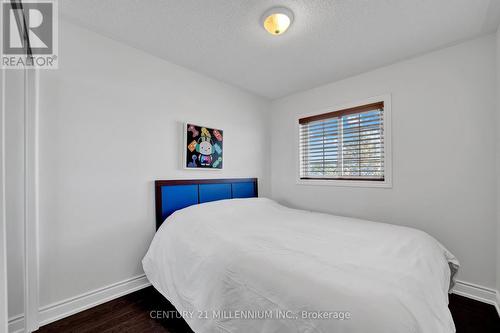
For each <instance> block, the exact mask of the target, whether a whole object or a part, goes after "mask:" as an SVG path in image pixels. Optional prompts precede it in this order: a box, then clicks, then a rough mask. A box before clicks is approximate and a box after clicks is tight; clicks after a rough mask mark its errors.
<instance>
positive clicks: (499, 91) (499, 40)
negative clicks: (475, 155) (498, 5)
mask: <svg viewBox="0 0 500 333" xmlns="http://www.w3.org/2000/svg"><path fill="white" fill-rule="evenodd" d="M496 45H497V48H496V71H497V82H496V96H497V100H496V101H497V114H496V115H497V129H496V134H497V164H496V168H497V304H498V306H499V307H500V27H499V28H498V30H497V33H496Z"/></svg>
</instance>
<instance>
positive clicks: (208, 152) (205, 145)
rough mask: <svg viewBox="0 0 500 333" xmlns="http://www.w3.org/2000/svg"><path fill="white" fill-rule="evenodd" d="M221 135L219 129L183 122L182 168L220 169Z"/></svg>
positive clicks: (221, 164) (221, 159)
mask: <svg viewBox="0 0 500 333" xmlns="http://www.w3.org/2000/svg"><path fill="white" fill-rule="evenodd" d="M223 135H224V133H223V131H222V130H221V129H216V128H211V127H206V126H200V125H195V124H191V123H186V124H184V150H183V151H184V153H183V154H184V168H186V169H205V170H220V169H222V166H223V157H222V152H223V141H224V138H223Z"/></svg>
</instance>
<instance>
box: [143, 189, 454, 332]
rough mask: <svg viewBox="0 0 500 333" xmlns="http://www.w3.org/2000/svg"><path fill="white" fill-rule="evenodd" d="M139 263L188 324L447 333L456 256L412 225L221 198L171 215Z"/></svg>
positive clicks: (226, 328)
mask: <svg viewBox="0 0 500 333" xmlns="http://www.w3.org/2000/svg"><path fill="white" fill-rule="evenodd" d="M142 263H143V268H144V271H145V273H146V276H147V277H148V279H149V281H150V282H151V283H152V285H153V286H154V287H155V288H156V289H157V290H158V291H159V292H160V293H161V294H162V295H163V296H164V297H166V298H167V299H168V300H169V301H170V302H171V303H172V304H173V305H174V306H175V307H176V309H177V310H178V311H179V313H180V314H181V315H182V316H183V317H184V319H185V320H186V321H187V323H188V324H189V326H190V327H191V328H192V329H193V331H195V332H200V333H203V332H287V333H289V332H359V333H361V332H363V333H365V332H371V333H390V332H394V333H402V332H425V333H440V332H455V327H454V323H453V320H452V317H451V314H450V312H449V310H448V291H449V289H450V281H453V276H452V275H453V273H454V272H455V271H456V269H457V268H458V266H459V263H458V261H457V259H456V258H455V257H454V256H453V254H451V253H450V252H449V251H448V250H447V249H446V248H445V247H444V246H443V245H441V244H440V243H439V242H438V241H437V240H436V239H434V238H433V237H431V236H430V235H428V234H427V233H425V232H423V231H420V230H416V229H413V228H408V227H402V226H396V225H391V224H385V223H377V222H372V221H366V220H360V219H354V218H347V217H340V216H334V215H329V214H321V213H315V212H309V211H303V210H296V209H290V208H287V207H284V206H282V205H280V204H278V203H276V202H274V201H272V200H269V199H265V198H250V199H232V200H221V201H216V202H210V203H204V204H200V205H195V206H191V207H188V208H185V209H182V210H178V211H176V212H175V213H174V214H172V215H171V216H170V217H169V218H168V219H167V220H166V221H165V222H164V223H163V224H162V226H161V227H160V229H159V230H158V231H157V233H156V235H155V237H154V239H153V241H152V243H151V245H150V248H149V250H148V252H147V254H146V256H145V257H144V259H143V261H142ZM450 267H451V268H453V269H451V268H450Z"/></svg>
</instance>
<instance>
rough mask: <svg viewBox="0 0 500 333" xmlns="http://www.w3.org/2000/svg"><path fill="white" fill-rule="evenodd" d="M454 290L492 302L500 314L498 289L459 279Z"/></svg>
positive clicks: (488, 302)
mask: <svg viewBox="0 0 500 333" xmlns="http://www.w3.org/2000/svg"><path fill="white" fill-rule="evenodd" d="M452 292H453V293H454V294H457V295H460V296H464V297H467V298H471V299H474V300H476V301H480V302H483V303H487V304H491V305H493V306H494V307H495V308H496V309H497V313H498V315H499V316H500V310H499V306H500V303H499V299H500V297H499V293H498V291H496V290H494V289H491V288H487V287H483V286H480V285H477V284H474V283H470V282H465V281H459V280H457V281H456V284H455V287H453V290H452Z"/></svg>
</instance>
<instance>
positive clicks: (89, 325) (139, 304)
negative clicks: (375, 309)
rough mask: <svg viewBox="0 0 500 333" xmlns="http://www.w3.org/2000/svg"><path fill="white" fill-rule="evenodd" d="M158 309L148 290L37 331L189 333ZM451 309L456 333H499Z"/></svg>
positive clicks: (476, 315) (462, 309)
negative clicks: (158, 316) (161, 315)
mask: <svg viewBox="0 0 500 333" xmlns="http://www.w3.org/2000/svg"><path fill="white" fill-rule="evenodd" d="M157 310H159V311H163V313H165V312H167V311H175V308H174V307H173V306H172V305H171V304H170V303H169V302H168V301H167V300H165V299H164V298H163V297H162V296H161V295H160V294H159V293H158V292H157V291H156V290H154V289H153V287H149V288H146V289H143V290H140V291H137V292H135V293H132V294H129V295H126V296H123V297H120V298H118V299H116V300H113V301H110V302H107V303H105V304H102V305H99V306H96V307H94V308H91V309H89V310H86V311H83V312H80V313H78V314H75V315H73V316H71V317H68V318H64V319H62V320H59V321H56V322H54V323H52V324H49V325H47V326H43V327H41V328H40V329H39V330H38V331H37V332H39V333H46V332H78V333H80V332H81V333H83V332H102V333H104V332H134V333H135V332H137V333H140V332H169V333H187V332H192V331H191V330H190V329H189V326H188V325H187V324H186V322H185V321H184V320H183V319H180V318H178V319H177V318H170V319H153V318H151V311H157ZM450 310H451V313H452V315H453V319H454V320H455V325H456V327H457V333H490V332H492V333H493V332H495V333H497V332H500V318H499V317H498V315H497V313H496V309H495V308H494V307H493V306H491V305H487V304H484V303H481V302H478V301H474V300H471V299H468V298H465V297H461V296H458V295H451V296H450ZM153 315H155V312H153ZM174 316H175V315H174ZM171 317H172V316H171ZM402 333H404V332H402Z"/></svg>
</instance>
